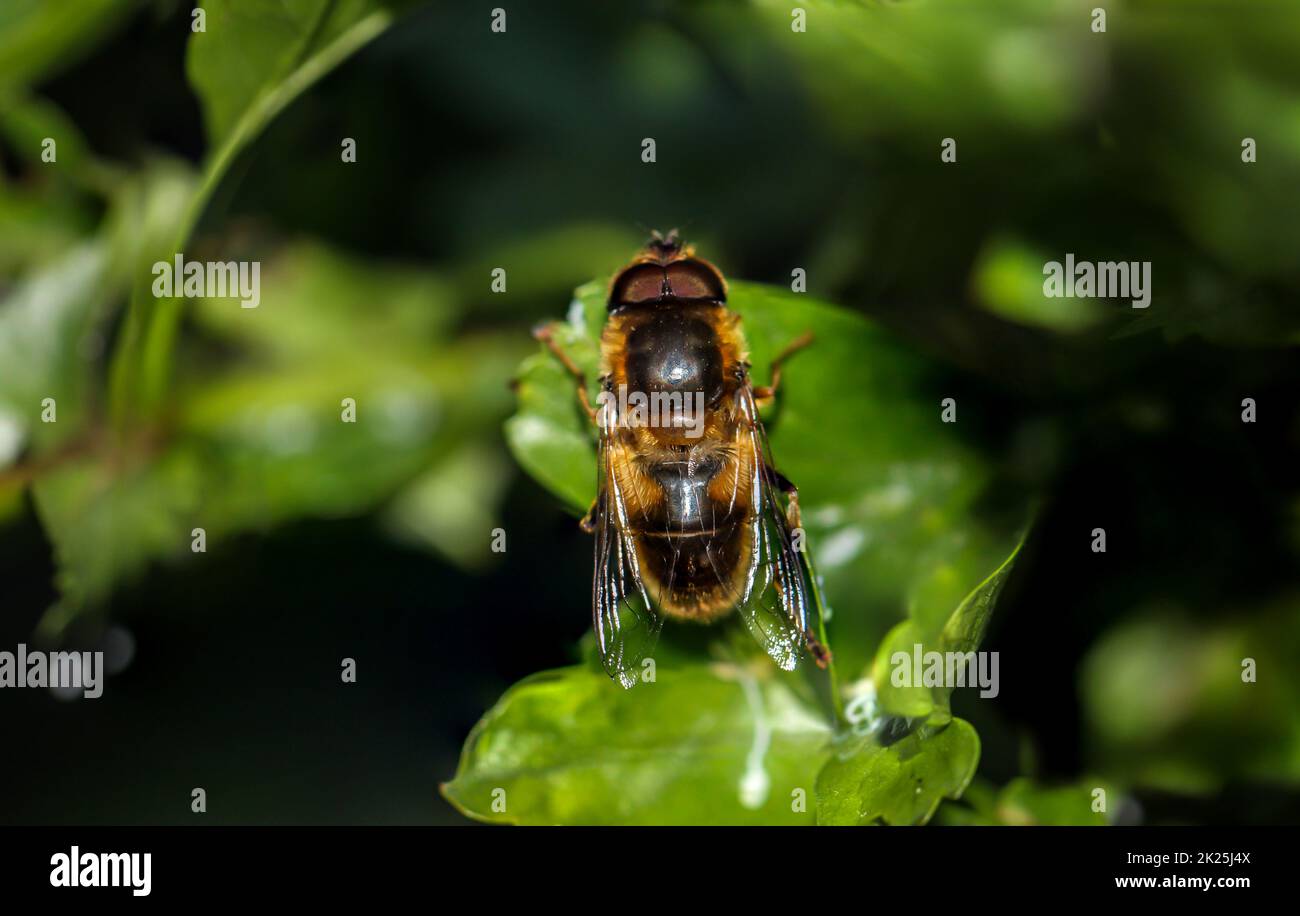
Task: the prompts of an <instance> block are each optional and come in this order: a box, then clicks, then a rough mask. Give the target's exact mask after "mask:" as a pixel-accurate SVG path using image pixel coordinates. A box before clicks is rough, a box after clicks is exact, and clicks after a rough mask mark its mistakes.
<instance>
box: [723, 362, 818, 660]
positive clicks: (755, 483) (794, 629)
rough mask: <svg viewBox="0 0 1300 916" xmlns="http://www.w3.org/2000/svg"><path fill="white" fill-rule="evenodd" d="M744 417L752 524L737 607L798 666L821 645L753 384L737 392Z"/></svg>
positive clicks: (761, 638) (774, 649)
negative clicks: (745, 573) (746, 569)
mask: <svg viewBox="0 0 1300 916" xmlns="http://www.w3.org/2000/svg"><path fill="white" fill-rule="evenodd" d="M737 407H738V410H739V414H740V417H739V418H740V423H739V425H738V426H739V428H738V431H737V435H738V436H740V437H744V438H745V440H746V441H745V442H743V443H741V444H742V445H743V446H744V447H741V448H738V449H737V453H738V454H740V455H744V456H747V457H746V458H745V460H746V462H748V466H747V467H744V468H742V469H741V473H742V474H744V475H746V476H747V477H748V479H749V481H750V483H751V485H750V487H749V493H750V500H751V505H750V510H751V512H750V520H749V522H748V524H749V539H748V541H749V544H748V546H749V553H750V555H749V558H748V561H749V570H750V571H749V575H748V576H747V577H746V579H745V581H744V584H743V586H742V587H741V594H740V595H739V596H738V599H737V604H736V610H737V611H738V612H739V614H740V616H741V618H742V619H743V620H744V621H745V625H746V626H748V627H749V631H750V633H751V634H752V635H753V637H754V639H756V640H757V641H758V643H759V645H761V646H762V647H763V649H764V650H765V651H766V652H767V654H768V655H770V656H772V658H773V660H775V661H776V663H777V665H779V666H780V667H781V668H783V669H785V670H786V671H793V670H794V669H795V667H796V666H797V665H798V663H799V658H800V656H801V655H802V654H803V652H804V650H805V648H807V647H809V646H818V647H820V643H818V642H817V639H816V637H815V636H814V634H813V632H812V626H813V612H812V605H811V603H810V600H811V598H810V592H809V586H808V582H809V579H808V578H807V571H806V564H805V563H804V562H803V558H802V556H801V555H800V553H799V551H797V550H795V548H794V542H793V536H792V532H791V530H790V525H789V522H788V521H787V520H786V514H785V510H784V509H783V508H782V506H781V503H780V500H779V499H778V497H777V492H776V491H777V481H778V475H777V473H776V471H774V470H773V469H772V460H771V450H770V449H769V447H768V444H767V434H766V433H765V432H764V430H763V423H762V420H760V419H759V416H758V409H757V407H756V406H755V404H754V397H753V392H752V391H751V390H750V389H749V388H748V386H746V387H743V388H742V389H741V390H740V391H739V392H738V394H737Z"/></svg>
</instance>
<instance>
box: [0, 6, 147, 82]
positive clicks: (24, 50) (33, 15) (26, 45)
mask: <svg viewBox="0 0 1300 916" xmlns="http://www.w3.org/2000/svg"><path fill="white" fill-rule="evenodd" d="M137 6H139V3H138V0H5V2H4V3H3V4H0V96H3V95H4V94H5V92H6V91H7V90H9V89H12V88H14V87H18V86H29V85H31V84H33V83H35V82H38V81H40V80H42V79H45V78H47V77H49V76H52V75H53V74H54V73H55V71H57V70H58V69H59V68H60V67H67V66H69V65H70V64H72V63H73V62H75V61H76V60H77V59H78V58H79V57H80V56H81V54H82V53H84V52H85V51H87V50H88V49H89V48H90V47H92V46H93V45H94V43H95V41H96V40H97V39H98V40H102V39H104V38H105V37H107V36H108V35H109V34H110V32H111V29H112V27H113V26H114V25H115V24H116V23H118V22H120V21H121V20H122V19H124V18H125V17H126V16H127V15H129V14H130V13H132V12H133V11H134V10H135V7H137Z"/></svg>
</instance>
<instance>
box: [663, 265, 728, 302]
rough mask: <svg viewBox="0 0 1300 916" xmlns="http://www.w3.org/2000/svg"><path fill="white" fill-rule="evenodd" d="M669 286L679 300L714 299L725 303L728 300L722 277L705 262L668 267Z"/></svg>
mask: <svg viewBox="0 0 1300 916" xmlns="http://www.w3.org/2000/svg"><path fill="white" fill-rule="evenodd" d="M668 285H669V287H671V288H672V293H673V295H674V296H676V297H678V298H679V299H712V300H714V301H716V302H724V301H726V298H727V293H726V290H725V289H724V288H723V285H722V277H721V276H719V275H718V272H717V271H716V270H715V269H714V268H712V267H710V266H709V265H708V264H705V263H704V262H703V261H694V260H688V261H677V262H675V263H673V264H669V265H668Z"/></svg>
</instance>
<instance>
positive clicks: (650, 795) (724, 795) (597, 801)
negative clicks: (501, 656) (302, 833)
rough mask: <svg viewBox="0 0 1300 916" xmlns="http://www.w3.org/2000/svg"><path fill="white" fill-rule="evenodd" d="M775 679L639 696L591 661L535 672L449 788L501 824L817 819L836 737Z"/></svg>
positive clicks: (664, 682) (686, 678) (718, 681)
mask: <svg viewBox="0 0 1300 916" xmlns="http://www.w3.org/2000/svg"><path fill="white" fill-rule="evenodd" d="M773 671H774V669H771V668H767V667H765V668H762V669H759V670H758V671H757V672H755V671H750V670H748V669H746V668H742V667H737V666H733V665H730V664H723V663H718V664H714V665H694V666H690V667H686V668H676V669H673V670H666V669H660V671H659V672H658V677H657V680H656V681H655V682H654V683H643V684H641V685H640V686H639V687H638V688H637V689H636V690H623V689H621V688H620V687H619V686H618V685H616V684H614V683H613V682H612V681H610V679H609V678H608V677H607V676H606V675H605V673H604V672H603V671H601V670H599V669H596V668H591V667H585V666H584V667H573V668H564V669H560V670H558V671H548V672H543V673H541V674H536V675H533V676H532V677H530V678H527V679H525V680H523V681H521V682H520V683H519V684H517V685H515V686H514V687H512V688H511V689H510V690H509V691H507V692H506V694H505V695H504V696H503V697H502V698H501V700H500V701H499V702H498V703H497V705H496V706H495V707H493V708H492V709H491V710H490V711H489V712H488V713H487V715H486V716H484V718H483V720H482V721H481V722H479V724H478V725H477V726H476V727H475V728H474V731H473V732H472V733H471V735H470V737H469V739H468V741H467V742H466V744H465V750H464V753H463V754H462V756H461V761H460V766H459V768H458V769H457V772H456V777H455V779H453V780H452V781H451V782H450V783H448V784H446V785H445V786H444V787H443V793H444V794H445V795H446V797H447V798H448V799H449V800H450V801H451V802H452V803H453V804H454V805H456V807H457V808H459V809H460V810H461V811H462V812H464V813H465V814H468V815H470V816H471V817H475V818H478V819H480V820H485V821H493V822H497V823H510V824H706V823H727V824H809V823H812V820H813V812H812V804H811V801H812V794H813V793H812V790H813V787H814V784H815V781H816V777H817V769H818V767H819V766H820V764H821V762H822V761H823V760H824V759H825V756H826V747H827V746H828V739H829V737H830V731H829V728H828V727H827V726H826V724H825V723H824V722H823V721H821V720H820V719H819V718H817V717H814V716H811V715H809V714H808V713H807V711H806V706H805V705H804V704H803V703H802V702H800V701H799V700H798V699H797V698H796V696H795V695H794V693H793V692H792V688H791V684H790V682H789V681H788V680H787V679H784V678H779V677H771V676H768V675H769V674H770V673H771V672H773ZM498 790H500V791H498ZM494 793H495V794H494ZM801 800H802V801H803V802H804V803H803V804H800V802H801ZM494 801H496V802H497V806H496V808H494ZM498 809H499V810H498ZM801 809H802V810H801Z"/></svg>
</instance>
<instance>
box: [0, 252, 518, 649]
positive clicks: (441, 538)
mask: <svg viewBox="0 0 1300 916" xmlns="http://www.w3.org/2000/svg"><path fill="white" fill-rule="evenodd" d="M266 268H267V271H266V282H265V283H264V284H263V290H262V292H263V301H262V304H261V305H260V306H259V307H258V308H256V309H243V308H241V307H240V306H239V303H238V302H235V301H233V300H230V299H221V300H200V301H198V302H197V303H196V313H197V316H198V318H199V321H198V322H197V324H198V328H199V331H200V333H201V334H202V335H205V336H206V337H207V338H209V339H210V338H212V337H216V338H218V339H219V342H220V344H221V346H220V347H219V348H216V349H218V350H219V351H220V352H221V353H224V354H227V355H226V358H225V360H224V361H222V362H220V363H218V364H216V365H214V364H213V363H212V357H211V356H210V355H208V356H207V357H206V359H205V360H203V361H199V360H187V361H186V367H187V368H186V371H185V372H183V373H182V374H181V377H180V378H179V379H178V382H177V385H176V386H175V392H174V394H173V397H174V400H175V402H176V403H175V407H174V410H173V412H172V416H171V417H170V418H169V423H168V424H167V425H166V426H165V427H160V428H159V429H158V430H157V431H156V432H155V434H154V435H153V436H152V437H151V438H150V439H149V440H147V441H142V442H137V441H136V440H132V439H128V440H123V441H118V440H116V439H114V438H112V437H106V436H101V437H98V438H97V439H96V440H95V441H94V442H93V445H94V448H93V450H92V451H90V452H89V453H88V454H87V455H86V456H85V459H84V460H79V461H75V462H72V463H67V464H64V465H60V466H58V467H56V468H53V469H52V470H50V471H49V472H47V473H45V474H43V475H42V476H41V477H40V479H38V481H37V482H36V484H35V488H34V492H35V494H36V505H37V510H38V512H39V514H40V517H41V520H42V523H43V525H44V526H45V529H46V531H47V532H48V533H49V536H50V538H51V540H52V541H53V543H54V545H55V550H56V553H57V559H58V561H59V584H60V588H61V591H62V593H63V598H62V600H61V602H60V604H59V605H58V606H56V607H55V608H54V609H53V610H52V611H51V613H50V614H49V615H48V616H47V618H46V620H44V621H43V622H42V629H43V631H44V633H45V634H46V635H48V636H51V637H54V636H57V635H58V633H59V631H60V630H61V629H62V628H63V627H64V626H65V625H66V624H67V623H68V622H69V621H71V620H72V619H73V618H74V617H75V616H76V615H77V614H80V613H82V612H84V611H86V610H88V609H94V608H96V607H97V606H99V605H101V604H103V602H104V601H105V600H106V599H107V598H108V597H109V596H110V595H111V593H112V590H113V589H114V588H115V587H117V586H118V585H120V584H121V583H122V582H124V581H127V580H130V579H131V578H132V577H134V576H137V575H139V574H140V573H141V572H142V571H143V570H145V569H146V568H147V567H148V565H149V564H150V563H154V562H158V561H178V560H181V559H185V558H190V557H191V555H190V538H191V531H192V530H193V529H194V528H196V527H201V528H203V529H205V531H206V535H207V542H208V550H210V551H211V550H216V549H219V546H220V545H221V543H222V542H223V541H224V540H225V539H227V538H229V537H230V536H232V535H234V534H237V533H241V532H245V531H249V530H265V529H269V528H271V527H273V526H275V525H279V524H283V523H284V522H287V521H290V520H294V519H298V518H303V517H309V518H322V517H326V518H328V517H339V516H350V515H356V514H361V513H364V512H368V511H371V510H373V509H374V508H375V507H376V506H377V505H379V504H380V503H382V502H383V501H385V500H389V499H394V500H395V501H394V503H393V504H392V506H391V507H390V512H391V515H390V518H389V519H388V520H389V521H391V522H392V525H393V527H394V528H395V529H397V530H399V531H400V532H401V533H402V534H403V535H405V536H408V537H410V538H412V539H414V540H416V541H417V542H418V543H420V544H423V545H427V546H431V547H433V548H434V549H436V550H438V551H439V552H441V553H443V554H444V555H446V556H448V557H450V558H451V559H453V560H455V561H457V562H462V563H466V564H472V563H476V562H480V561H481V560H482V559H484V554H485V553H486V552H487V550H488V547H489V544H490V536H491V529H492V527H493V525H494V516H495V513H496V510H497V506H498V504H499V500H500V498H501V496H502V495H503V493H504V488H505V485H506V484H507V483H508V461H507V458H506V456H505V455H504V453H503V452H502V450H501V449H500V447H499V446H497V445H496V431H497V430H498V429H499V426H500V423H501V422H502V421H503V419H504V417H505V416H506V414H507V412H508V411H509V409H510V392H509V390H508V389H507V387H506V386H505V384H503V382H502V380H503V379H504V378H507V377H508V375H509V373H510V370H511V368H512V367H513V366H514V365H515V364H516V363H517V361H518V359H519V357H520V354H521V352H522V349H523V347H524V346H525V345H526V342H525V341H524V340H521V339H517V338H516V337H515V336H514V335H511V336H501V335H495V334H478V335H462V336H461V337H460V338H458V340H457V344H456V346H455V348H454V349H451V348H448V347H447V346H446V344H445V342H442V341H441V339H440V338H441V335H442V330H443V328H444V326H445V325H446V324H447V322H448V318H449V316H450V310H451V308H452V306H451V304H450V303H449V302H447V301H446V300H445V299H444V298H442V296H441V293H440V291H441V290H442V289H443V284H442V283H441V282H440V281H439V280H438V279H437V277H436V276H435V275H434V274H433V273H431V272H430V271H428V270H417V269H414V268H411V267H409V266H405V265H395V264H382V263H379V264H376V263H364V262H358V261H355V260H353V259H351V258H348V257H345V256H341V255H338V254H336V253H333V252H331V251H330V250H329V249H327V248H324V247H321V246H292V247H288V248H285V249H283V250H282V252H281V255H280V256H279V257H272V258H269V259H268V260H267V262H266ZM65 276H66V275H65ZM362 292H366V293H367V294H366V295H362ZM377 292H378V293H380V294H381V295H379V296H378V297H377V298H375V299H372V298H371V297H373V296H375V295H376V293H377ZM290 329H293V330H294V332H295V333H294V334H293V336H294V337H295V340H294V341H291V342H287V341H284V340H283V339H282V338H283V337H284V336H285V335H286V334H288V332H289V331H290ZM2 341H3V337H0V342H2ZM200 352H205V353H206V351H200ZM344 398H352V399H354V400H355V402H356V422H355V423H345V422H342V417H341V411H342V400H343V399H344ZM38 406H39V405H38ZM444 510H445V511H446V513H447V514H445V515H444V514H443V512H444ZM457 525H463V526H466V527H461V528H459V529H458V530H457V531H455V532H453V531H452V530H451V528H450V527H449V526H457ZM467 531H478V532H479V534H478V536H477V537H467V536H466V532H467Z"/></svg>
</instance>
